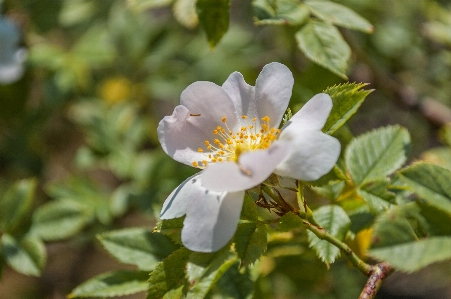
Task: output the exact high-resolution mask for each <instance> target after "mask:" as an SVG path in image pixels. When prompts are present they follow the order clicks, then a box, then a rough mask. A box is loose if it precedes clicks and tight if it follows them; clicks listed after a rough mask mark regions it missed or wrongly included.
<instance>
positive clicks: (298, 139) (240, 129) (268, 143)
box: [158, 62, 340, 252]
mask: <svg viewBox="0 0 451 299" xmlns="http://www.w3.org/2000/svg"><path fill="white" fill-rule="evenodd" d="M292 88H293V76H292V74H291V72H290V70H289V69H288V68H287V67H286V66H284V65H283V64H280V63H276V62H273V63H270V64H268V65H266V66H265V67H264V68H263V70H262V72H261V73H260V75H259V76H258V78H257V82H256V85H255V87H253V86H250V85H248V84H247V83H246V82H245V81H244V79H243V76H242V75H241V74H240V73H238V72H234V73H233V74H231V75H230V76H229V78H228V79H227V80H226V82H225V83H224V84H223V85H222V87H221V86H218V85H216V84H214V83H211V82H195V83H193V84H191V85H190V86H188V87H187V88H186V89H185V90H184V91H183V92H182V94H181V98H180V103H181V105H179V106H177V107H175V109H174V112H173V114H172V115H171V116H166V117H164V118H163V120H161V122H160V124H159V126H158V136H159V140H160V143H161V145H162V147H163V150H164V151H165V152H166V153H167V154H168V155H169V156H171V157H172V158H173V159H175V160H177V161H179V162H181V163H185V164H188V165H191V166H194V167H197V168H200V169H203V170H202V171H201V172H199V173H198V174H197V175H195V176H193V177H191V178H189V179H187V180H186V181H185V182H183V183H182V184H181V185H180V186H178V187H177V188H176V189H175V190H174V191H173V192H172V193H171V195H169V197H168V198H167V199H166V201H165V203H164V205H163V209H162V211H161V219H171V218H176V217H181V216H183V215H185V214H186V218H185V220H184V226H183V229H182V242H183V244H184V245H185V246H186V247H187V248H189V249H191V250H193V251H200V252H212V251H216V250H218V249H220V248H221V247H223V246H224V245H225V244H226V243H227V242H228V241H229V240H230V239H231V238H232V236H233V235H234V233H235V231H236V227H237V224H238V220H239V217H240V212H241V207H242V203H243V197H244V190H247V189H250V188H252V187H255V186H257V185H259V184H260V183H262V182H263V181H264V180H265V179H266V178H268V177H269V176H270V175H271V173H273V172H274V173H276V174H278V175H280V176H286V177H290V178H294V179H297V180H303V181H312V180H316V179H318V178H319V177H321V176H322V175H324V174H326V173H327V172H329V171H330V170H331V169H332V167H333V166H334V165H335V163H336V161H337V159H338V156H339V154H340V143H339V142H338V140H337V139H335V138H333V137H331V136H329V135H326V134H324V133H322V131H321V129H322V127H323V126H324V124H325V122H326V120H327V118H328V116H329V113H330V110H331V109H332V100H331V98H330V97H329V96H328V95H326V94H317V95H316V96H314V97H313V98H312V99H311V100H310V101H309V102H308V103H307V104H305V105H304V107H302V109H301V110H300V111H299V112H298V113H296V114H295V115H294V116H293V117H292V118H291V119H290V121H289V122H288V123H287V124H286V125H285V126H284V127H283V128H282V130H279V129H278V128H279V125H280V122H281V120H282V117H283V114H284V112H285V110H286V108H287V106H288V102H289V100H290V97H291V91H292Z"/></svg>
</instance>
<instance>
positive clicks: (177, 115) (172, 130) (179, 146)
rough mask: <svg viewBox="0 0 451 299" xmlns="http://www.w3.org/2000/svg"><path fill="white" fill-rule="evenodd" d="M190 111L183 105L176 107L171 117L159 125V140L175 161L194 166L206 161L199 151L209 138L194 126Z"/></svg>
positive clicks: (164, 119) (165, 118) (167, 117)
mask: <svg viewBox="0 0 451 299" xmlns="http://www.w3.org/2000/svg"><path fill="white" fill-rule="evenodd" d="M193 118H197V116H190V111H189V110H188V109H187V108H186V107H185V106H182V105H179V106H177V107H175V109H174V112H173V113H172V115H170V116H165V117H164V118H163V119H162V120H161V121H160V123H159V124H158V129H157V132H158V139H159V140H160V143H161V147H162V148H163V150H164V151H165V152H166V153H167V154H168V155H169V156H170V157H172V158H173V159H174V160H176V161H179V162H181V163H184V164H187V165H190V166H192V162H194V161H201V160H202V159H205V156H204V154H202V153H199V152H198V151H197V149H198V148H199V147H202V146H203V145H204V141H205V140H207V139H208V137H207V136H205V134H204V133H203V131H201V130H200V129H199V128H198V127H197V126H195V125H193V123H192V121H190V120H191V119H193Z"/></svg>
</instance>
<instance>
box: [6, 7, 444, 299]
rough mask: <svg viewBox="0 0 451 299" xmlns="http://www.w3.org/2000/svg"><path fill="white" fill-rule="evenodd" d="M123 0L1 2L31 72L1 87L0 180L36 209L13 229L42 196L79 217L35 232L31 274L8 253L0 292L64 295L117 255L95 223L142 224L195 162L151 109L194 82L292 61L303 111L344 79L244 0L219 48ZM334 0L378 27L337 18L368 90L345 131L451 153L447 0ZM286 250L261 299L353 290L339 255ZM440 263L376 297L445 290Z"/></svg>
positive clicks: (162, 107)
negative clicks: (397, 136)
mask: <svg viewBox="0 0 451 299" xmlns="http://www.w3.org/2000/svg"><path fill="white" fill-rule="evenodd" d="M130 2H133V1H128V2H127V1H125V0H116V1H114V0H101V1H99V0H5V1H3V9H2V14H3V15H2V16H1V17H2V18H8V19H9V20H11V21H13V22H14V23H15V24H17V25H18V27H19V28H20V30H21V32H22V35H21V42H20V45H21V47H23V48H26V49H27V51H28V56H27V60H26V62H25V74H24V75H23V76H22V77H21V78H20V79H19V80H18V81H16V82H14V83H11V84H1V85H0V176H1V179H0V186H1V188H0V193H1V194H2V195H3V193H5V191H6V190H7V189H8V188H9V187H10V186H11V185H12V184H13V183H14V182H15V181H17V180H21V179H29V178H35V182H36V184H37V187H36V189H35V192H34V195H33V202H32V207H33V210H36V211H37V212H36V213H32V212H31V211H30V212H28V213H27V214H26V215H25V216H24V219H25V221H24V222H22V223H21V225H19V226H18V227H17V228H16V229H15V233H16V234H17V235H18V236H20V235H21V234H26V232H27V231H28V230H29V229H30V228H32V227H33V223H36V222H39V217H40V216H39V213H41V214H42V213H44V212H42V210H44V211H45V209H52V208H54V209H58V202H61V201H70V202H72V204H73V205H74V207H73V209H74V211H77V213H78V214H77V215H78V216H77V218H76V221H77V222H76V224H77V225H76V230H74V231H67V232H66V233H65V234H64V233H63V234H61V233H58V232H52V231H45V232H44V233H42V235H44V236H45V237H43V239H44V241H46V252H47V262H46V265H45V267H44V268H43V271H42V275H41V277H39V278H37V277H36V278H34V277H30V276H25V275H22V274H19V273H17V272H15V271H13V270H12V269H11V268H9V267H8V266H6V265H5V266H4V269H3V274H2V276H1V277H0V298H8V299H16V298H17V299H19V298H24V299H25V298H30V299H31V298H52V299H53V298H55V299H56V298H65V296H66V295H67V294H68V293H69V292H70V291H71V290H72V289H73V288H74V287H75V286H77V285H78V284H80V283H82V282H83V281H85V280H86V279H88V278H90V277H92V276H94V275H96V274H99V273H102V272H105V271H107V270H111V269H116V268H124V267H125V266H123V265H119V264H118V263H117V262H115V261H114V260H113V259H112V258H110V257H108V255H107V254H106V253H105V251H103V250H102V249H101V248H100V247H101V246H100V245H99V244H98V242H96V240H95V237H94V236H95V234H97V233H99V232H103V231H106V230H110V229H115V228H122V227H131V226H145V227H150V228H152V227H153V226H154V225H155V223H156V220H157V219H158V213H159V209H160V207H161V204H162V202H163V201H164V200H165V199H166V197H167V195H168V194H169V193H170V192H171V191H172V190H173V188H175V187H176V186H177V185H178V184H179V183H180V182H182V181H183V180H184V179H185V178H186V177H188V176H189V175H191V174H193V173H195V170H194V169H192V168H191V167H187V166H184V165H181V164H179V163H177V162H175V161H173V160H171V158H169V157H168V156H166V155H165V154H164V153H163V152H162V150H161V149H160V147H159V142H158V139H157V135H156V128H157V126H158V122H159V121H160V119H161V118H162V117H163V116H165V115H168V114H170V113H172V109H173V108H174V107H175V106H176V105H177V104H178V103H179V96H180V93H181V92H182V91H183V89H184V88H186V87H187V86H188V85H189V84H190V83H192V82H194V81H200V80H208V81H212V82H214V83H216V84H219V85H221V84H222V83H223V82H224V81H225V79H226V78H227V77H228V75H229V74H230V73H232V72H233V71H239V72H241V73H242V74H243V75H244V77H245V79H246V81H247V82H248V83H249V84H251V85H254V83H255V79H256V77H257V76H258V73H259V72H260V70H261V69H262V67H263V66H264V65H265V64H267V63H269V62H272V61H278V62H281V63H284V64H286V65H287V66H288V67H289V68H290V69H291V71H292V72H293V74H294V77H295V87H294V91H293V96H292V101H291V103H290V107H291V108H292V110H293V111H297V110H298V109H299V107H300V106H301V105H302V103H305V102H306V101H307V100H308V99H309V98H310V97H311V96H313V95H314V94H316V93H318V92H321V91H322V90H324V89H325V88H326V87H328V86H331V85H334V84H338V83H342V82H344V80H343V79H341V78H340V77H338V76H336V75H334V74H332V73H331V72H329V71H328V70H326V69H324V68H322V67H320V66H318V65H316V64H314V63H312V62H311V61H309V60H308V59H306V58H305V56H304V55H303V54H302V53H301V51H300V50H299V49H298V48H297V45H296V41H295V39H294V37H293V32H294V30H296V28H295V27H292V26H291V27H290V26H255V25H254V24H253V11H252V5H251V1H250V0H242V1H232V6H231V22H230V28H229V31H228V32H227V33H226V34H225V36H224V37H223V39H222V40H221V41H220V42H219V44H218V45H217V46H216V47H215V48H214V49H210V46H209V44H208V42H207V40H206V37H205V33H204V32H203V31H202V30H201V29H200V28H198V27H197V26H195V23H193V20H192V19H189V18H187V17H186V16H183V15H182V16H180V15H177V9H176V8H175V7H171V6H164V5H163V6H162V7H157V8H152V9H146V10H140V9H136V7H134V6H133V5H127V3H128V4H130ZM161 2H164V1H161ZM166 2H168V3H169V2H170V1H166ZM336 2H338V3H341V4H343V5H346V6H348V7H350V8H352V9H353V10H355V11H356V12H358V13H359V14H361V15H362V16H363V17H365V18H366V19H368V20H369V21H370V22H371V23H372V24H373V25H374V28H375V30H374V33H373V34H371V35H367V34H364V33H359V32H355V31H349V30H346V29H343V30H342V31H341V32H342V34H343V36H344V37H345V39H346V41H347V42H348V43H349V44H350V45H351V48H352V57H351V62H350V66H349V69H348V72H347V74H348V76H349V81H355V82H365V83H370V85H369V88H372V89H375V91H374V92H373V93H371V94H370V95H369V96H368V98H367V99H366V101H365V103H364V104H363V106H362V107H361V109H360V110H359V112H358V113H357V114H356V116H354V118H353V119H352V120H351V122H350V131H351V132H352V133H353V134H354V135H359V134H361V133H363V132H366V131H368V130H370V129H373V128H376V127H379V126H382V125H386V124H401V125H402V126H405V127H406V128H408V129H409V131H410V133H411V135H412V140H413V151H412V154H411V157H410V158H411V161H413V160H416V159H427V160H429V161H434V162H436V163H439V164H441V165H443V166H448V167H451V149H450V148H449V147H446V146H442V145H441V144H442V142H443V143H445V144H446V140H442V139H440V132H441V130H444V129H443V127H444V126H445V130H446V124H447V123H448V122H450V121H451V4H450V3H449V1H446V0H441V1H438V0H437V1H432V0H415V1H393V0H391V1H389V0H381V1H372V0H343V1H336ZM431 148H434V150H432V151H431V150H430V149H431ZM52 204H53V205H54V206H52ZM36 215H37V216H36ZM274 242H277V240H275V241H274ZM270 249H271V248H270ZM270 249H269V250H270ZM296 254H297V255H281V256H280V257H278V254H276V253H274V254H273V256H272V258H268V259H267V260H266V261H265V262H264V263H263V266H262V267H266V268H267V269H266V268H265V269H266V270H263V272H264V273H267V276H265V277H264V278H262V279H259V280H258V281H257V288H258V292H261V293H258V292H257V295H256V298H309V299H311V298H343V299H344V298H356V297H357V296H358V294H359V293H360V291H361V288H362V286H363V284H364V281H365V278H364V277H363V276H362V275H361V274H360V273H358V272H357V271H356V270H354V269H352V268H351V267H349V265H347V264H346V262H345V261H343V260H341V261H340V262H337V263H336V264H334V265H332V266H331V268H330V270H329V271H327V269H326V267H325V265H324V264H322V263H321V262H320V261H318V259H317V258H316V257H315V256H314V254H313V253H312V251H310V250H309V249H308V248H307V247H305V248H303V250H302V252H296ZM2 265H3V262H1V261H0V269H1V267H2ZM449 266H450V264H449V262H447V263H444V264H443V265H441V266H432V267H429V268H426V269H425V270H422V271H421V272H420V273H416V274H412V275H403V274H398V273H396V274H394V275H393V276H392V277H390V279H389V280H388V281H387V283H386V285H384V287H383V289H382V290H381V292H380V295H379V297H378V298H451V288H447V284H449V282H450V278H449V277H450V275H451V273H449V272H450V271H449V269H450V267H449ZM265 271H266V272H265ZM258 294H260V295H258ZM268 294H271V296H270V297H268ZM144 297H145V295H144V294H139V295H135V296H129V298H144Z"/></svg>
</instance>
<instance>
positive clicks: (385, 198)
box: [357, 180, 396, 214]
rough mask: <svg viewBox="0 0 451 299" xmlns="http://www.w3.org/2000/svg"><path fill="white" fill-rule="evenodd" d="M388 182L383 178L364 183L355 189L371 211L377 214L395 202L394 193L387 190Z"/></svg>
mask: <svg viewBox="0 0 451 299" xmlns="http://www.w3.org/2000/svg"><path fill="white" fill-rule="evenodd" d="M389 184H390V183H389V182H388V181H385V180H380V181H373V182H370V183H366V184H364V185H363V186H361V187H360V188H359V189H358V190H357V192H358V193H359V194H360V196H362V197H363V199H364V200H365V201H366V203H367V204H368V206H369V207H370V210H371V212H372V213H374V214H379V213H380V212H382V211H384V210H387V209H388V208H390V207H391V206H392V205H393V204H394V203H395V200H396V196H395V194H394V193H392V192H390V191H388V190H387V189H388V187H389Z"/></svg>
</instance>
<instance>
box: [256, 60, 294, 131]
mask: <svg viewBox="0 0 451 299" xmlns="http://www.w3.org/2000/svg"><path fill="white" fill-rule="evenodd" d="M293 84H294V78H293V74H292V73H291V71H290V70H289V69H288V68H287V67H286V66H285V65H283V64H281V63H278V62H272V63H269V64H267V65H265V66H264V67H263V70H262V71H261V73H260V75H259V76H258V78H257V82H256V84H255V96H256V98H257V100H258V107H257V109H258V115H259V116H260V117H263V116H266V115H267V116H269V117H270V118H271V123H270V125H271V127H279V124H280V122H281V120H282V117H283V114H284V113H285V110H286V109H287V107H288V102H289V101H290V98H291V92H292V89H293Z"/></svg>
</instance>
